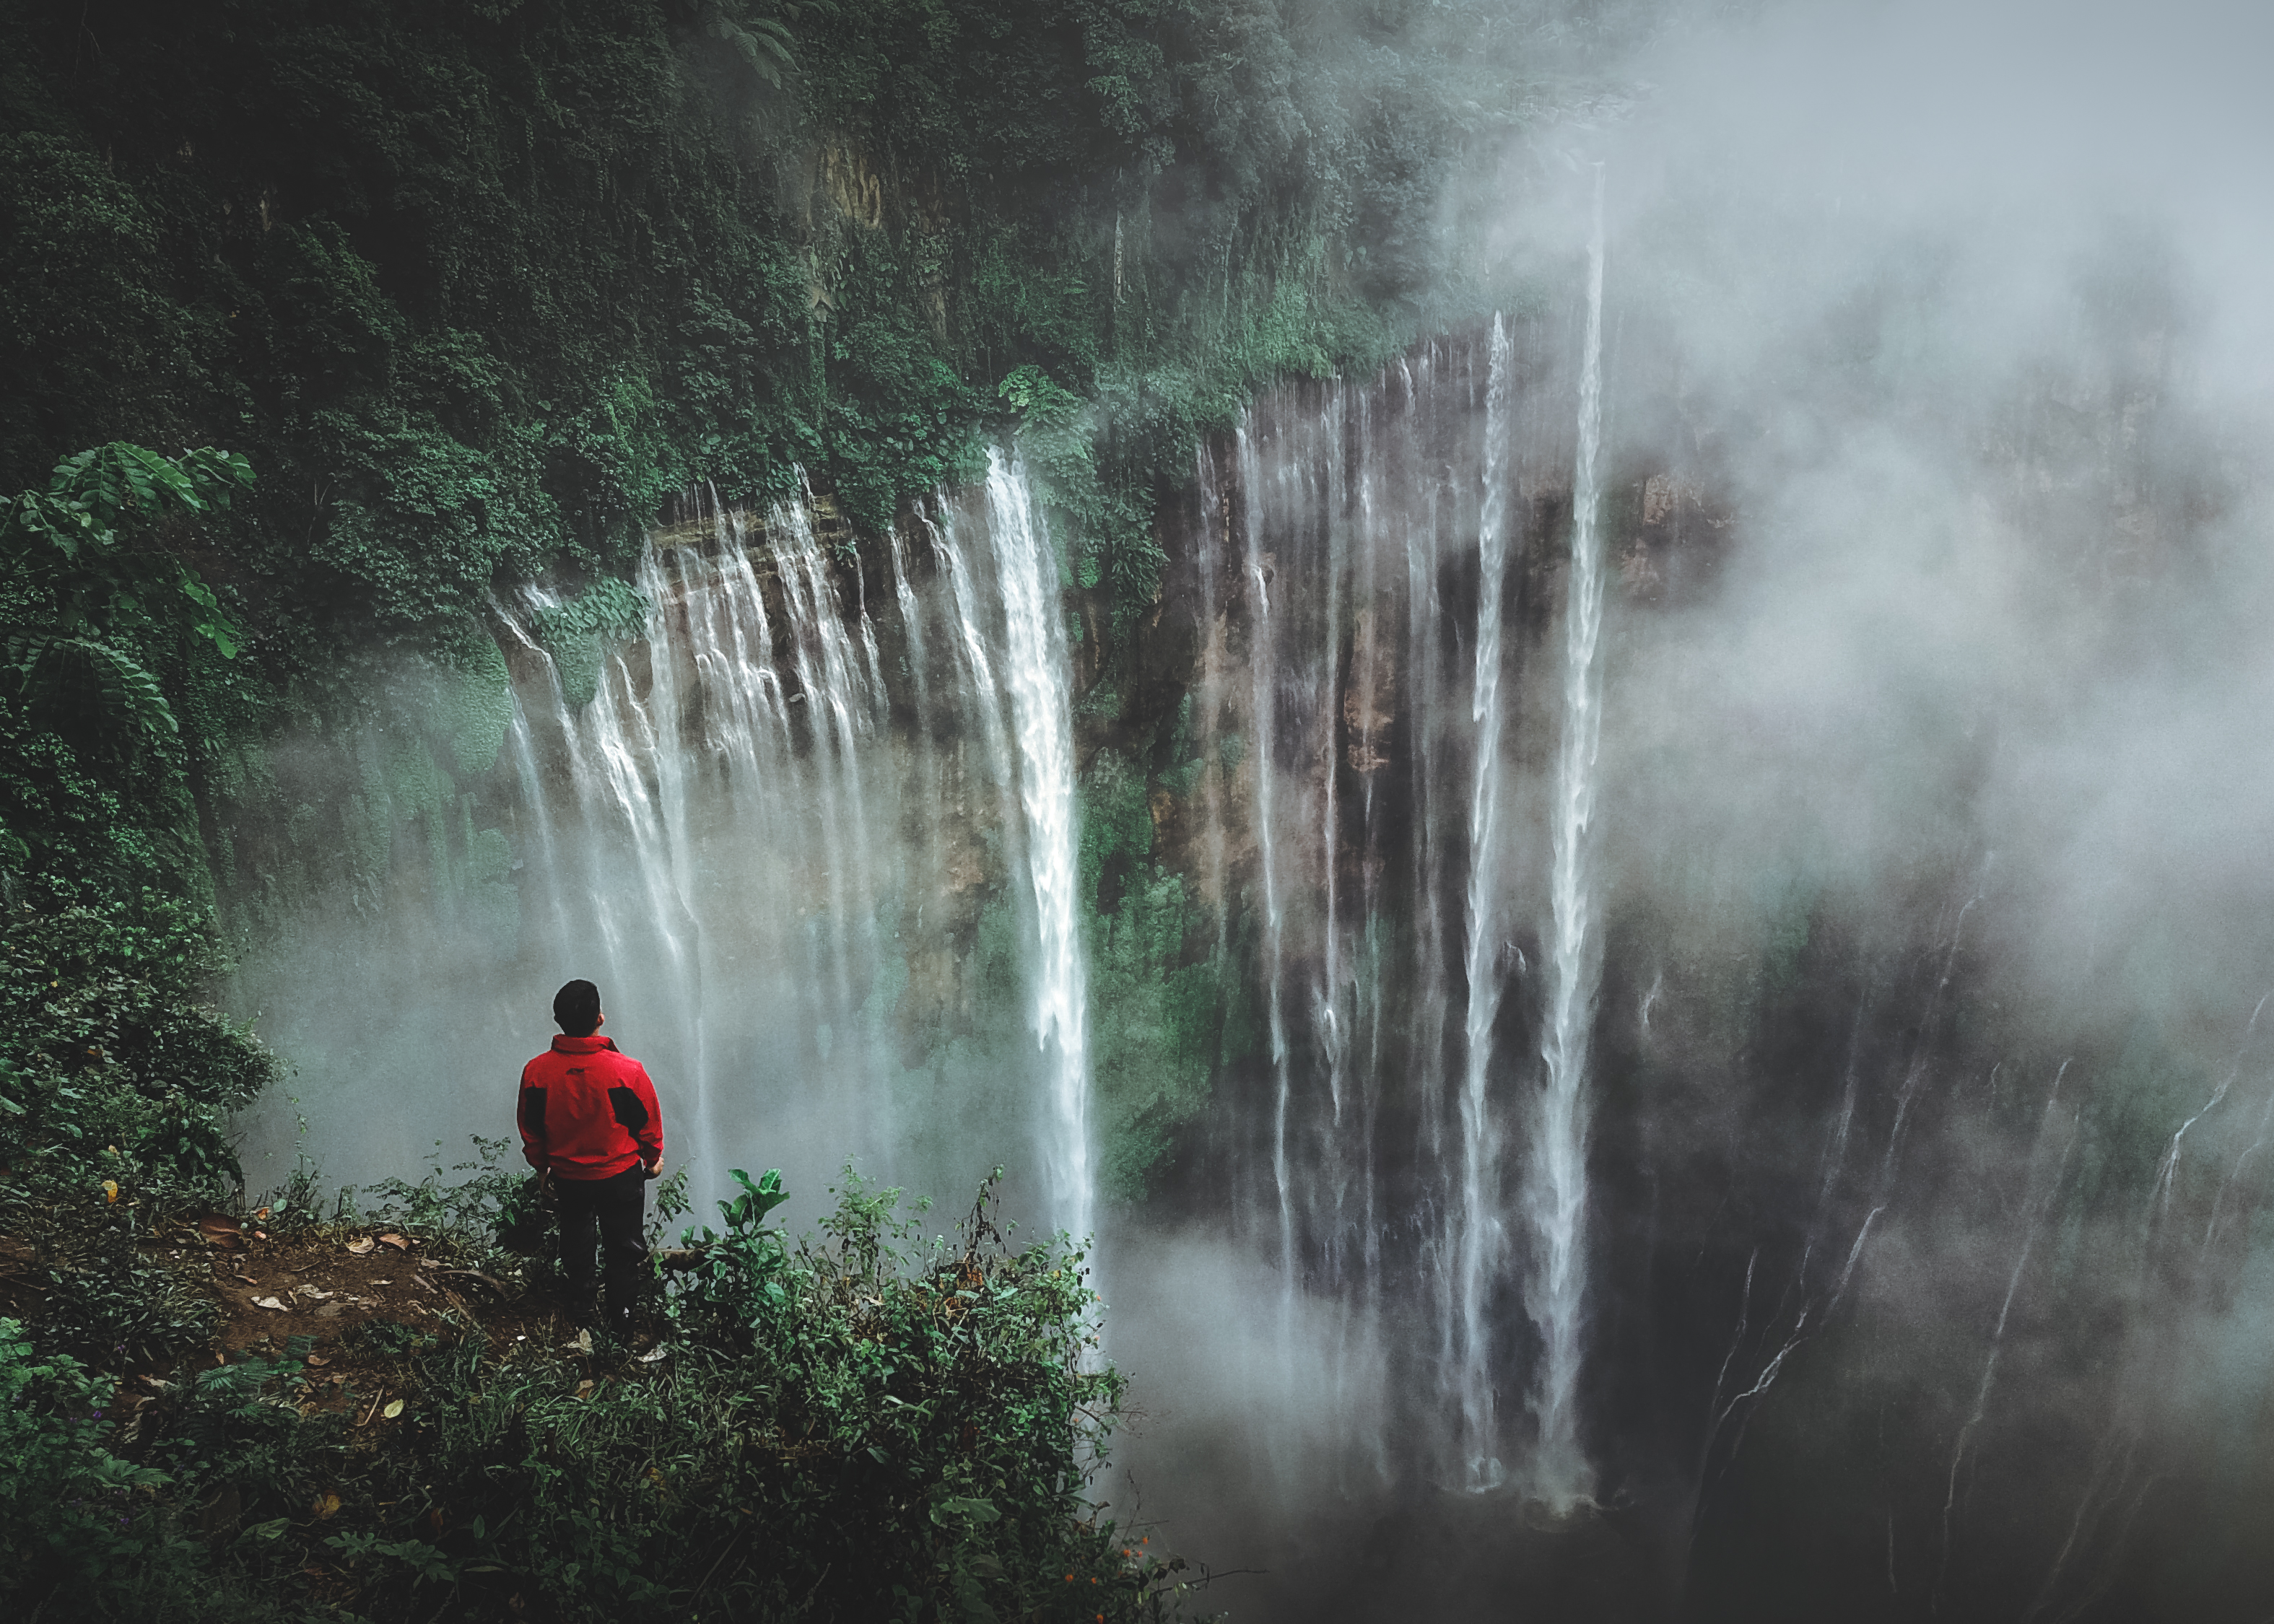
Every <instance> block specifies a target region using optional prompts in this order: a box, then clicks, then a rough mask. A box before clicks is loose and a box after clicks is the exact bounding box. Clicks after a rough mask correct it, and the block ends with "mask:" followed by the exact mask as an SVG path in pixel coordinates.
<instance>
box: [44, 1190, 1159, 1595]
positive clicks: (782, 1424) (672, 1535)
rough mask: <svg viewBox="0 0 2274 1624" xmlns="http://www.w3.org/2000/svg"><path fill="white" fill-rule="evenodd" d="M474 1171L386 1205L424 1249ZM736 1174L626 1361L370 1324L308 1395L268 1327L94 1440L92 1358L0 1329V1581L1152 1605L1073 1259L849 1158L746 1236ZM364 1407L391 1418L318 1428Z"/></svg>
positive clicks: (455, 1212) (983, 1206)
mask: <svg viewBox="0 0 2274 1624" xmlns="http://www.w3.org/2000/svg"><path fill="white" fill-rule="evenodd" d="M485 1148H488V1147H485ZM737 1181H738V1183H739V1184H741V1186H742V1189H741V1192H740V1194H739V1195H738V1196H737V1197H736V1199H734V1201H731V1202H722V1203H720V1207H721V1216H722V1218H723V1219H724V1221H725V1222H726V1223H727V1233H726V1234H724V1235H717V1234H713V1235H712V1237H711V1238H710V1239H709V1240H708V1241H707V1242H704V1243H702V1244H700V1250H701V1252H702V1253H703V1255H704V1258H705V1259H706V1269H707V1270H708V1272H705V1273H702V1274H693V1275H688V1276H681V1277H679V1278H682V1279H683V1280H684V1281H685V1283H684V1285H683V1287H682V1288H681V1289H677V1290H676V1291H675V1292H674V1317H673V1321H672V1323H673V1325H674V1333H675V1334H674V1336H673V1338H672V1339H671V1340H669V1341H667V1342H664V1343H662V1344H661V1345H660V1349H659V1351H658V1352H657V1353H656V1355H655V1357H651V1358H619V1357H584V1356H582V1355H581V1354H580V1353H579V1352H578V1350H576V1348H574V1347H569V1348H555V1347H553V1346H552V1345H550V1343H549V1342H548V1341H547V1340H546V1339H543V1338H536V1337H532V1338H529V1339H527V1340H525V1341H517V1342H506V1343H505V1344H504V1345H503V1347H502V1349H501V1350H497V1351H492V1350H490V1349H489V1348H488V1347H487V1345H486V1342H485V1340H484V1339H483V1338H482V1337H481V1336H479V1335H461V1334H459V1333H458V1332H456V1331H450V1330H446V1331H445V1332H444V1333H443V1334H441V1335H434V1334H431V1333H429V1332H427V1331H414V1330H411V1329H410V1328H409V1327H399V1326H391V1325H388V1324H384V1323H377V1322H374V1323H373V1324H371V1325H368V1326H365V1327H361V1329H360V1331H359V1333H358V1335H357V1336H356V1337H355V1338H353V1340H352V1346H350V1347H347V1348H344V1349H343V1350H342V1351H341V1353H339V1354H335V1356H334V1367H335V1369H336V1368H338V1365H339V1364H340V1362H341V1359H342V1358H343V1357H344V1358H345V1359H346V1360H347V1361H348V1362H349V1363H350V1365H352V1367H353V1368H354V1369H355V1370H356V1371H357V1372H358V1375H356V1376H355V1377H354V1378H353V1380H354V1382H355V1383H356V1386H355V1387H354V1388H353V1389H352V1390H350V1392H349V1393H348V1394H347V1395H346V1399H347V1406H348V1411H349V1413H346V1414H343V1413H342V1412H341V1411H339V1410H315V1409H313V1408H312V1406H311V1405H310V1403H309V1402H308V1401H310V1400H312V1399H313V1398H316V1397H319V1396H320V1395H321V1389H320V1386H319V1383H320V1380H321V1378H319V1377H318V1376H316V1374H315V1373H314V1372H312V1370H311V1368H310V1365H308V1363H307V1361H306V1359H305V1352H306V1347H307V1345H306V1344H305V1342H292V1343H290V1344H288V1345H287V1346H286V1348H285V1349H284V1350H283V1352H282V1357H253V1358H240V1359H236V1360H232V1361H230V1362H228V1363H226V1364H223V1365H218V1366H212V1365H203V1362H202V1361H200V1365H201V1366H202V1367H201V1368H198V1369H195V1370H194V1371H192V1372H189V1373H188V1374H186V1375H184V1377H183V1378H182V1379H180V1380H177V1381H176V1382H175V1383H173V1384H170V1385H165V1386H163V1387H162V1396H161V1397H160V1398H159V1399H158V1400H157V1401H156V1402H152V1403H149V1404H147V1405H146V1406H145V1407H144V1409H143V1410H142V1411H141V1412H140V1414H139V1417H137V1419H136V1421H135V1423H134V1425H133V1428H132V1432H131V1434H126V1433H122V1432H121V1431H120V1430H119V1429H118V1428H117V1427H116V1425H114V1418H113V1417H106V1416H102V1415H98V1414H93V1413H90V1412H91V1411H94V1410H102V1409H103V1408H105V1406H104V1404H103V1403H102V1396H103V1395H105V1394H106V1393H107V1391H108V1384H96V1383H94V1382H92V1381H90V1380H87V1379H86V1378H85V1377H84V1375H83V1374H82V1373H81V1372H79V1370H78V1369H77V1368H76V1367H75V1366H74V1365H72V1364H71V1362H69V1361H68V1360H58V1359H55V1358H52V1357H47V1358H42V1357H39V1356H36V1355H35V1354H34V1352H33V1350H32V1343H31V1342H30V1340H29V1339H28V1338H26V1337H23V1336H20V1335H18V1334H17V1332H16V1329H15V1327H13V1326H12V1324H10V1323H8V1322H0V1398H7V1399H10V1400H18V1401H20V1402H11V1403H10V1404H9V1405H8V1406H7V1408H6V1409H5V1410H0V1496H11V1497H12V1498H8V1499H5V1500H0V1541H7V1542H10V1543H9V1546H8V1548H9V1549H11V1551H13V1552H16V1553H26V1555H25V1556H24V1557H21V1558H19V1562H18V1563H17V1564H13V1565H11V1572H9V1573H8V1574H6V1575H0V1595H9V1596H11V1597H12V1596H23V1597H26V1598H31V1599H32V1601H33V1602H34V1603H35V1604H36V1602H37V1601H38V1600H39V1599H40V1598H41V1596H42V1595H43V1594H46V1593H51V1592H53V1591H55V1590H56V1588H57V1587H58V1586H59V1585H69V1586H76V1587H78V1588H77V1589H76V1590H74V1592H73V1594H74V1604H75V1605H76V1606H77V1608H78V1610H79V1612H80V1613H82V1614H84V1615H86V1616H92V1617H107V1618H133V1619H146V1618H158V1617H167V1618H189V1619H207V1618H213V1619H220V1618H245V1617H252V1618H267V1617H275V1616H290V1617H303V1616H309V1615H311V1614H316V1613H321V1614H323V1615H324V1616H338V1613H339V1612H340V1611H345V1612H348V1613H350V1614H351V1615H353V1616H361V1617H369V1618H394V1617H414V1616H415V1617H419V1618H429V1617H433V1618H442V1619H449V1620H458V1619H475V1618H486V1617H492V1616H495V1615H496V1614H497V1613H499V1612H501V1611H516V1610H517V1611H532V1610H533V1611H537V1612H539V1613H541V1614H542V1615H543V1616H546V1617H548V1618H553V1619H558V1620H602V1619H608V1618H614V1617H619V1616H621V1614H622V1613H623V1612H624V1610H625V1609H626V1608H628V1607H631V1608H638V1609H641V1610H643V1611H644V1612H646V1613H649V1614H650V1615H651V1616H655V1617H659V1618H662V1619H666V1620H694V1619H698V1618H699V1619H714V1618H740V1619H753V1618H755V1619H780V1620H789V1619H841V1620H891V1619H899V1620H965V1619H985V1618H996V1619H1009V1618H1025V1619H1037V1620H1064V1621H1065V1624H1073V1621H1074V1620H1094V1619H1095V1618H1096V1617H1099V1616H1103V1617H1105V1618H1107V1619H1109V1620H1138V1619H1150V1620H1159V1619H1165V1618H1169V1617H1172V1616H1177V1615H1178V1613H1180V1612H1181V1600H1182V1597H1183V1594H1184V1592H1185V1591H1186V1590H1187V1589H1188V1587H1187V1586H1186V1585H1185V1584H1184V1583H1182V1582H1181V1581H1180V1580H1179V1577H1178V1575H1179V1574H1180V1572H1181V1570H1182V1568H1183V1566H1184V1565H1183V1563H1182V1562H1181V1561H1175V1560H1167V1561H1163V1560H1157V1559H1155V1558H1153V1557H1151V1556H1149V1555H1148V1554H1147V1553H1146V1543H1147V1542H1145V1541H1143V1540H1141V1539H1140V1538H1136V1537H1133V1536H1129V1535H1125V1534H1122V1533H1121V1532H1120V1531H1119V1530H1117V1529H1116V1527H1115V1526H1114V1525H1113V1524H1112V1523H1111V1522H1107V1521H1104V1520H1103V1518H1101V1517H1100V1516H1099V1515H1098V1508H1096V1507H1092V1506H1091V1505H1089V1504H1088V1501H1087V1500H1086V1499H1085V1498H1084V1489H1085V1485H1087V1484H1088V1481H1089V1479H1090V1477H1092V1475H1093V1474H1094V1473H1095V1471H1096V1470H1097V1469H1098V1468H1099V1467H1100V1466H1101V1465H1102V1464H1103V1453H1102V1452H1103V1447H1104V1444H1105V1441H1106V1439H1107V1436H1108V1433H1109V1430H1110V1428H1111V1425H1112V1424H1113V1422H1114V1419H1115V1417H1116V1414H1117V1411H1118V1403H1119V1399H1120V1395H1121V1391H1122V1387H1121V1380H1120V1378H1119V1377H1118V1375H1116V1374H1115V1373H1114V1372H1112V1371H1111V1370H1110V1369H1105V1368H1098V1367H1096V1365H1095V1364H1094V1354H1093V1352H1092V1350H1094V1348H1095V1344H1096V1296H1095V1293H1093V1292H1092V1291H1091V1290H1090V1289H1088V1284H1087V1281H1086V1277H1085V1274H1084V1271H1083V1269H1082V1260H1081V1254H1080V1253H1078V1252H1071V1251H1069V1250H1067V1249H1065V1246H1064V1244H1063V1243H1061V1244H1058V1245H1055V1246H1053V1245H1043V1244H1036V1245H1031V1246H1028V1247H1026V1248H1024V1249H1022V1250H1020V1251H1018V1252H1013V1251H1011V1250H1010V1249H1009V1248H1008V1247H1007V1246H1005V1244H1004V1243H1003V1240H1002V1237H1001V1236H1000V1235H999V1234H998V1233H997V1231H996V1229H995V1227H994V1225H993V1224H992V1223H991V1222H990V1221H989V1218H988V1213H989V1210H990V1200H991V1189H992V1184H991V1181H990V1185H989V1187H988V1188H987V1189H984V1190H983V1192H982V1193H981V1196H980V1199H979V1201H978V1203H977V1204H976V1205H975V1208H974V1210H973V1213H972V1214H971V1217H970V1219H969V1220H968V1222H967V1223H966V1224H965V1226H964V1227H963V1229H962V1231H961V1233H960V1236H959V1237H955V1238H953V1239H950V1238H947V1237H937V1238H934V1239H932V1240H930V1241H929V1242H925V1241H922V1240H921V1239H920V1238H919V1237H918V1235H917V1231H916V1229H915V1224H914V1222H912V1221H911V1220H909V1219H907V1218H904V1217H902V1216H901V1215H900V1210H899V1202H898V1192H892V1191H881V1192H880V1191H876V1190H872V1189H870V1187H868V1186H867V1185H866V1184H863V1183H862V1182H861V1181H860V1180H858V1179H857V1178H854V1177H850V1176H849V1175H848V1177H847V1179H846V1181H845V1182H844V1184H842V1186H841V1187H840V1191H839V1192H838V1193H839V1197H840V1199H839V1201H838V1203H837V1205H836V1207H835V1208H834V1209H833V1210H832V1213H831V1214H830V1215H829V1216H828V1218H827V1219H825V1221H824V1223H823V1225H822V1234H821V1237H820V1238H819V1239H818V1240H816V1239H814V1238H811V1237H798V1238H795V1239H792V1238H790V1237H784V1236H781V1235H780V1234H779V1232H776V1231H771V1230H768V1229H766V1228H765V1225H764V1219H765V1217H766V1214H767V1213H768V1212H769V1211H770V1210H771V1209H772V1207H774V1206H775V1205H777V1204H778V1203H779V1200H780V1199H782V1196H781V1192H780V1188H779V1176H778V1175H775V1174H768V1175H767V1176H765V1177H763V1178H760V1179H757V1180H755V1181H753V1180H751V1179H749V1177H747V1176H745V1175H737ZM472 1183H473V1184H474V1185H476V1186H478V1188H477V1189H476V1190H475V1192H473V1193H465V1192H457V1191H454V1190H452V1189H451V1188H449V1187H448V1186H444V1185H440V1184H425V1185H422V1186H418V1187H414V1188H412V1189H410V1190H409V1191H406V1192H398V1194H400V1195H401V1196H402V1197H403V1199H404V1201H405V1202H406V1203H407V1204H406V1205H404V1206H403V1207H402V1208H401V1210H402V1211H403V1212H404V1213H405V1214H414V1215H416V1216H418V1218H420V1219H422V1220H424V1221H425V1222H426V1226H427V1227H422V1229H421V1231H420V1233H421V1238H422V1241H423V1242H425V1244H427V1245H430V1246H431V1245H435V1244H440V1245H442V1246H444V1247H445V1248H449V1247H452V1246H456V1247H459V1248H461V1249H464V1248H468V1247H471V1246H473V1245H475V1244H477V1241H476V1237H477V1236H478V1233H479V1229H478V1226H479V1225H480V1223H481V1222H484V1218H483V1214H485V1213H486V1212H488V1211H489V1210H491V1208H492V1207H493V1197H494V1194H495V1192H494V1191H493V1189H492V1188H490V1186H489V1185H488V1184H487V1183H486V1175H483V1176H480V1177H477V1178H476V1179H475V1180H474V1181H472ZM761 1287H771V1288H772V1289H757V1288H761ZM727 1304H733V1305H734V1307H733V1312H732V1313H726V1312H725V1309H726V1307H727ZM537 1323H540V1324H541V1323H543V1322H542V1321H538V1322H537ZM604 1353H605V1350H604ZM388 1398H399V1399H401V1400H402V1401H403V1409H402V1410H401V1412H400V1413H399V1415H398V1416H395V1417H387V1418H386V1419H384V1420H383V1421H379V1420H374V1421H367V1422H365V1424H364V1425H363V1426H362V1427H361V1428H359V1429H356V1430H353V1431H351V1430H350V1415H362V1416H375V1415H377V1414H378V1413H379V1410H380V1401H381V1400H382V1399H388ZM59 1489H60V1490H61V1491H62V1492H57V1491H58V1490H59ZM41 1492H46V1493H47V1494H48V1495H49V1503H46V1504H42V1503H39V1501H38V1496H39V1495H40V1494H41ZM93 1516H99V1517H101V1518H102V1519H104V1522H103V1527H102V1535H103V1538H104V1541H105V1543H102V1545H99V1546H94V1547H91V1548H88V1549H87V1550H84V1551H81V1550H79V1549H78V1548H76V1547H74V1546H73V1545H72V1544H71V1541H70V1538H69V1535H70V1533H71V1531H72V1529H73V1528H74V1527H75V1526H76V1525H75V1524H73V1523H72V1518H74V1517H80V1518H85V1517H93ZM192 1533H194V1534H195V1536H196V1538H191V1536H192ZM43 1553H52V1554H43ZM42 1562H44V1563H45V1565H44V1566H42V1565H41V1564H42ZM11 1584H12V1585H13V1586H14V1587H15V1589H14V1590H10V1589H9V1588H8V1587H10V1586H11ZM515 1598H518V1601H517V1603H516V1601H515Z"/></svg>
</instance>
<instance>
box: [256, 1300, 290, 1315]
mask: <svg viewBox="0 0 2274 1624" xmlns="http://www.w3.org/2000/svg"><path fill="white" fill-rule="evenodd" d="M252 1305H253V1306H254V1307H255V1308H267V1309H272V1310H274V1311H275V1312H277V1313H280V1314H281V1313H282V1312H285V1310H284V1304H282V1303H280V1302H278V1301H277V1300H276V1299H275V1297H254V1298H253V1299H252Z"/></svg>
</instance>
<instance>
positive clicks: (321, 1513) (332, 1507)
mask: <svg viewBox="0 0 2274 1624" xmlns="http://www.w3.org/2000/svg"><path fill="white" fill-rule="evenodd" d="M339 1508H340V1497H339V1496H338V1495H336V1494H319V1495H317V1496H316V1503H315V1504H314V1505H312V1506H311V1507H308V1509H309V1510H310V1511H312V1512H313V1513H315V1515H316V1520H317V1521H318V1522H322V1521H323V1520H324V1519H325V1518H327V1517H329V1516H331V1515H335V1513H336V1512H337V1511H338V1510H339Z"/></svg>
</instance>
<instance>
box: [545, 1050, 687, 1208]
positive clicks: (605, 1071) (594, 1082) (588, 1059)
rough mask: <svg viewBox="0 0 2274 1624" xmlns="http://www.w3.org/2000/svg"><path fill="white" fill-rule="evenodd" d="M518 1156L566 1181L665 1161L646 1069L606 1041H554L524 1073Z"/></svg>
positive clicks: (658, 1117)
mask: <svg viewBox="0 0 2274 1624" xmlns="http://www.w3.org/2000/svg"><path fill="white" fill-rule="evenodd" d="M518 1115H519V1119H520V1123H521V1154H523V1155H524V1156H526V1157H528V1158H529V1165H530V1166H531V1167H533V1168H537V1169H545V1168H550V1169H553V1173H554V1175H555V1176H556V1177H561V1178H613V1177H615V1175H617V1174H618V1173H621V1172H624V1171H626V1170H627V1169H629V1168H631V1167H633V1166H635V1165H636V1164H637V1163H639V1162H651V1163H652V1162H660V1161H662V1160H663V1107H662V1106H661V1105H659V1104H658V1103H657V1101H656V1097H655V1085H654V1084H653V1083H651V1082H650V1081H648V1080H647V1068H646V1067H644V1066H643V1065H641V1064H640V1063H639V1062H638V1061H636V1060H634V1059H632V1058H630V1057H629V1056H626V1055H621V1054H619V1053H618V1052H617V1051H616V1046H615V1045H614V1043H611V1042H609V1041H608V1040H607V1039H606V1038H604V1037H600V1036H598V1035H594V1036H592V1037H589V1038H572V1037H557V1038H555V1039H553V1047H552V1048H551V1049H548V1050H546V1052H545V1053H544V1054H541V1055H539V1056H538V1057H537V1058H536V1059H534V1060H532V1061H531V1062H530V1063H529V1064H527V1065H525V1066H523V1067H522V1069H521V1109H520V1112H519V1113H518Z"/></svg>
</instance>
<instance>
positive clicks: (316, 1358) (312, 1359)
mask: <svg viewBox="0 0 2274 1624" xmlns="http://www.w3.org/2000/svg"><path fill="white" fill-rule="evenodd" d="M304 1362H305V1363H306V1364H309V1365H314V1366H315V1367H316V1368H317V1369H318V1370H321V1369H323V1368H324V1366H325V1365H329V1364H330V1363H331V1361H330V1360H329V1359H328V1358H326V1357H324V1356H323V1355H322V1354H320V1353H312V1354H310V1355H309V1356H308V1357H307V1358H306V1360H305V1361H304Z"/></svg>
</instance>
